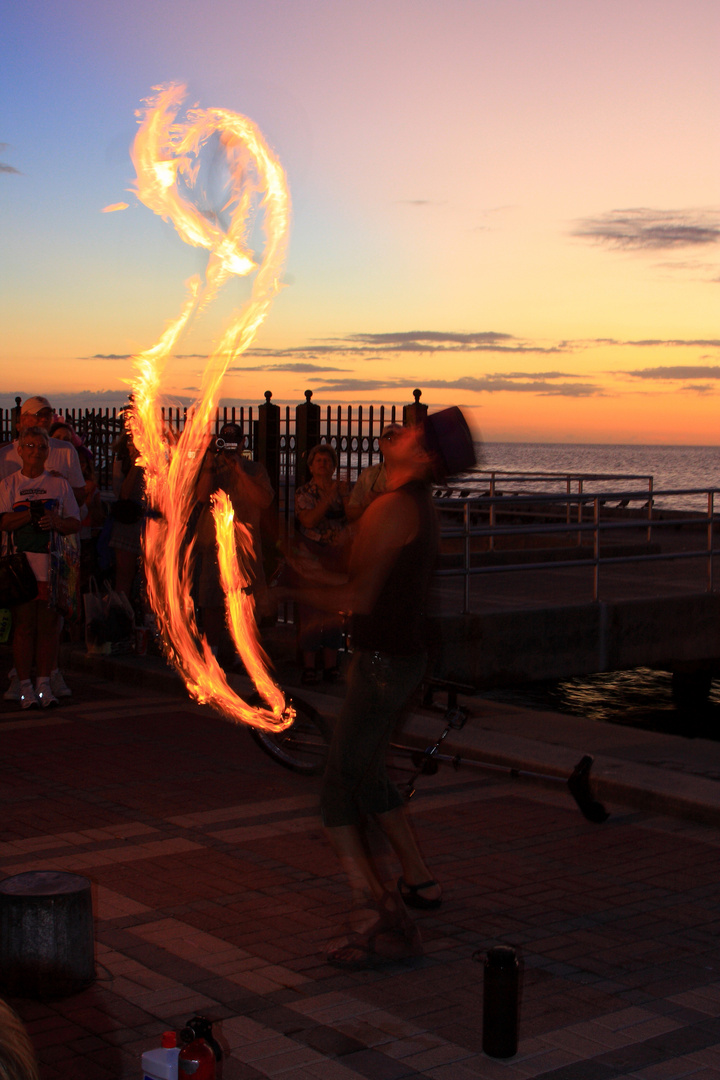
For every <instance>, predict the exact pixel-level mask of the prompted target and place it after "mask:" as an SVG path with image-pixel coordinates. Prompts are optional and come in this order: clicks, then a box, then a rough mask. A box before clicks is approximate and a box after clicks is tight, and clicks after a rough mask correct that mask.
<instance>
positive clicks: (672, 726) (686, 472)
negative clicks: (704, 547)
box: [465, 443, 720, 740]
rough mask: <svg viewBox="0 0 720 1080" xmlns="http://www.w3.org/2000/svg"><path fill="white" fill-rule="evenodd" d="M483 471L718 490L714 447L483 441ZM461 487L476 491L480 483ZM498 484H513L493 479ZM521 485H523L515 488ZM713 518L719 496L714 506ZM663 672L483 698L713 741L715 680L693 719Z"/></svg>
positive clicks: (696, 502) (717, 704) (697, 502)
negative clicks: (607, 476) (649, 480)
mask: <svg viewBox="0 0 720 1080" xmlns="http://www.w3.org/2000/svg"><path fill="white" fill-rule="evenodd" d="M479 461H480V465H481V467H482V468H483V469H502V470H512V471H515V472H519V473H524V472H560V473H574V474H577V473H613V474H625V475H628V474H633V475H638V476H652V477H653V489H654V492H658V491H662V490H677V489H688V488H703V489H704V488H709V487H719V488H720V446H636V445H606V444H581V445H575V444H568V443H556V444H550V443H485V444H483V445H482V446H481V447H480V454H479ZM465 481H466V482H467V483H468V484H469V485H470V486H471V487H472V488H473V489H481V488H482V486H483V481H482V477H474V478H471V477H470V476H467V477H466V478H465ZM498 486H499V487H500V488H504V489H507V490H513V485H512V484H509V483H505V482H503V480H502V479H499V480H498ZM517 486H523V487H524V485H516V487H517ZM645 487H646V484H645V483H644V482H642V481H605V480H598V481H586V482H585V483H584V490H585V491H586V492H591V491H609V490H613V491H615V490H618V489H620V490H644V489H645ZM538 488H539V489H541V490H546V491H555V490H558V491H561V490H562V491H564V490H565V480H564V478H563V479H560V480H557V481H543V482H542V484H540V485H537V487H536V488H535V489H536V490H537V489H538ZM655 501H656V505H658V506H662V505H673V506H678V507H680V506H682V507H684V508H689V507H692V508H693V509H703V510H704V509H706V508H707V500H706V499H705V498H703V497H702V496H685V497H672V498H671V497H667V498H663V497H662V496H656V500H655ZM715 509H716V512H720V495H718V496H717V497H716V500H715ZM671 683H672V680H671V676H670V674H669V673H668V672H663V671H653V670H650V669H648V668H641V669H637V670H633V671H617V672H607V673H603V674H598V675H588V676H581V677H577V678H574V679H564V680H561V681H554V682H546V683H535V684H532V685H528V686H519V687H514V688H512V689H508V690H497V691H493V692H492V693H490V694H487V695H483V696H485V697H487V698H489V699H494V700H502V701H511V702H513V703H515V704H519V705H522V706H524V707H527V708H538V709H544V710H546V709H550V710H553V711H556V712H563V713H568V714H571V715H575V716H583V717H586V718H588V719H593V720H597V721H601V722H606V723H617V724H625V725H630V726H633V727H638V728H646V729H650V730H655V731H663V732H665V733H667V734H677V735H679V736H683V737H692V736H695V735H702V736H704V737H705V738H712V739H717V740H720V680H715V682H714V683H713V687H712V690H711V693H710V698H709V701H708V703H707V706H706V707H704V708H702V709H700V710H694V711H693V713H692V715H690V714H688V712H687V711H686V710H683V709H679V708H677V707H676V705H675V702H674V701H673V697H672V686H671Z"/></svg>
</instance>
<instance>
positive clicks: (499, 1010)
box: [482, 945, 519, 1058]
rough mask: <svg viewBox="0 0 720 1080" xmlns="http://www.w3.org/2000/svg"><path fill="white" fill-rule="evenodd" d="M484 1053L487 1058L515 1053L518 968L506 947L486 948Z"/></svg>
mask: <svg viewBox="0 0 720 1080" xmlns="http://www.w3.org/2000/svg"><path fill="white" fill-rule="evenodd" d="M483 968H484V973H483V974H484V978H483V1037H482V1038H483V1050H484V1051H485V1053H486V1054H487V1055H488V1056H489V1057H495V1058H508V1057H512V1056H513V1055H514V1054H516V1053H517V1043H518V1035H517V1029H518V987H519V966H518V959H517V956H516V955H515V950H514V949H511V948H510V946H509V945H496V946H495V948H493V949H489V950H488V953H487V956H486V957H485V961H484V965H483Z"/></svg>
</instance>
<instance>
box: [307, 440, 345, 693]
mask: <svg viewBox="0 0 720 1080" xmlns="http://www.w3.org/2000/svg"><path fill="white" fill-rule="evenodd" d="M307 463H308V468H309V469H310V475H311V477H312V479H311V480H310V481H309V482H308V483H307V484H303V486H302V487H300V488H298V489H297V491H296V492H295V517H296V518H297V523H298V529H299V534H300V538H301V545H302V547H303V548H304V549H305V551H306V552H307V553H308V554H310V555H311V556H314V557H315V558H316V559H317V560H318V562H319V563H320V565H321V566H322V567H323V569H325V570H330V571H333V570H335V571H342V570H344V569H345V567H346V563H347V551H348V544H349V542H350V531H349V529H348V521H347V517H346V513H345V506H346V503H347V498H348V491H347V484H344V483H342V482H340V481H339V480H337V479H336V478H335V472H336V470H337V454H336V453H335V450H334V449H333V447H332V446H331V445H330V444H329V443H318V445H317V446H313V448H312V449H311V450H310V452H309V453H308V458H307ZM298 615H299V620H298V621H299V634H298V648H299V650H300V651H301V653H302V658H303V673H302V682H303V685H304V686H315V685H316V684H317V683H318V682H319V681H320V679H321V678H323V679H324V680H325V682H337V680H338V678H339V675H340V672H339V670H338V650H339V649H340V648H341V647H342V644H343V619H342V616H341V615H339V614H338V613H337V612H328V611H320V610H318V609H315V608H312V607H308V606H307V605H306V604H302V605H298ZM318 653H322V661H323V673H322V676H321V675H320V672H319V671H318V670H317V667H316V658H317V655H318Z"/></svg>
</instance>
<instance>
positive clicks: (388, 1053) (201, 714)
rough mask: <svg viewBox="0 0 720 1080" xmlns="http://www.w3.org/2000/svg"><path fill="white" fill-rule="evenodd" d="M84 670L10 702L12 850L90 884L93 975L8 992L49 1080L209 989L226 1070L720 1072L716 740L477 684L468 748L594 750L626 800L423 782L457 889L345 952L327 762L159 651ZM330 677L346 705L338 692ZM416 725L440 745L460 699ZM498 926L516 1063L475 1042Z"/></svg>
mask: <svg viewBox="0 0 720 1080" xmlns="http://www.w3.org/2000/svg"><path fill="white" fill-rule="evenodd" d="M279 674H280V677H281V679H282V681H283V682H285V683H290V682H292V680H293V679H294V676H295V674H296V673H294V671H293V669H292V667H291V666H290V665H288V664H287V663H286V662H283V664H282V670H280V672H279ZM66 676H67V678H68V681H69V682H70V683H71V685H72V686H73V689H74V695H73V698H72V701H71V703H69V704H64V705H62V707H61V708H59V709H57V710H55V711H53V712H52V713H49V714H44V713H43V714H37V713H36V714H34V715H30V716H28V715H27V714H22V713H19V712H17V711H15V710H14V709H13V707H12V706H11V705H9V704H7V703H4V702H3V703H2V712H1V714H0V737H1V738H2V743H3V757H4V763H5V768H4V770H3V782H2V790H3V803H4V806H3V812H2V819H1V820H2V826H1V829H2V843H0V871H1V872H2V874H3V875H4V876H5V875H11V874H15V873H19V872H22V871H24V870H31V869H56V870H68V871H72V872H76V873H79V874H84V875H86V876H87V877H89V878H90V880H91V881H92V882H93V889H94V909H95V916H96V941H97V961H98V980H97V982H96V983H95V985H94V986H92V987H91V988H89V989H88V990H86V991H85V992H83V993H81V994H78V995H76V996H73V997H70V998H66V999H64V1000H60V1001H54V1002H36V1001H27V1000H14V1001H13V1002H12V1004H13V1005H14V1006H15V1007H16V1008H17V1010H18V1011H19V1012H20V1014H21V1016H22V1017H23V1019H24V1020H25V1022H26V1024H27V1025H28V1028H29V1031H30V1033H31V1036H32V1039H33V1042H34V1045H35V1046H36V1048H37V1052H38V1055H39V1057H40V1059H41V1062H42V1074H41V1075H42V1080H56V1078H57V1080H59V1078H60V1077H63V1078H68V1077H70V1078H72V1080H124V1078H130V1077H133V1078H135V1077H137V1076H139V1075H140V1054H141V1053H142V1051H143V1050H145V1049H148V1048H150V1047H153V1046H157V1045H158V1044H159V1039H160V1034H161V1032H162V1031H163V1030H165V1029H166V1028H175V1029H178V1028H179V1027H180V1026H181V1025H182V1024H183V1023H184V1022H185V1021H186V1020H187V1019H188V1018H189V1017H190V1016H191V1015H192V1014H193V1012H195V1011H196V1010H199V1011H202V1012H204V1013H205V1014H207V1015H208V1016H210V1017H211V1018H212V1019H213V1020H215V1021H216V1029H217V1033H218V1035H219V1038H220V1041H221V1043H222V1044H223V1045H224V1047H225V1050H226V1053H227V1060H226V1062H225V1068H224V1074H223V1075H224V1080H266V1078H284V1080H358V1078H366V1080H402V1078H406V1077H407V1078H419V1077H432V1078H434V1080H470V1078H481V1080H484V1078H487V1080H497V1078H508V1080H511V1078H512V1080H515V1078H517V1080H524V1078H528V1080H530V1078H542V1080H612V1078H616V1077H633V1078H638V1080H640V1078H642V1080H660V1078H680V1077H695V1078H696V1080H713V1078H720V948H719V944H718V943H719V941H720V907H719V903H718V901H719V900H720V859H719V858H718V848H719V847H720V743H718V742H715V741H711V740H708V739H694V740H687V739H681V738H678V737H677V736H669V735H657V734H653V733H650V732H644V731H637V730H634V729H629V728H622V727H619V726H615V725H607V724H592V723H590V722H586V721H582V720H578V719H576V718H570V717H566V716H558V715H557V714H552V713H539V712H529V711H528V710H524V709H519V708H515V707H514V706H509V705H498V704H497V703H493V702H490V701H488V700H486V699H483V698H474V699H472V701H471V702H470V705H471V708H472V711H473V718H472V720H471V721H470V722H469V723H468V724H467V725H466V727H465V728H464V729H463V730H462V732H460V733H458V734H457V735H456V736H453V739H454V740H455V744H454V749H455V750H456V751H457V752H461V753H462V754H463V755H467V756H468V757H473V756H474V757H481V758H483V759H486V760H487V759H488V758H490V759H494V760H495V761H497V762H504V763H509V764H514V765H515V766H516V767H517V768H526V769H527V768H530V769H534V770H536V771H541V772H544V773H546V774H554V773H559V774H561V775H567V773H568V772H569V770H570V769H571V768H572V766H573V764H574V763H575V761H576V760H577V758H578V757H579V756H580V755H581V754H584V753H590V754H594V755H595V759H596V760H595V764H594V765H593V773H592V775H593V777H594V778H595V781H594V785H595V786H594V794H595V795H596V797H599V798H601V799H603V801H604V802H605V803H606V805H607V809H608V810H610V812H611V813H610V818H609V819H608V821H607V822H605V823H604V824H601V825H597V824H591V823H590V822H588V821H586V820H585V819H584V818H583V817H582V815H581V814H580V813H579V811H578V809H577V807H576V806H575V804H574V802H573V801H572V799H570V798H569V796H568V794H567V792H566V790H565V789H564V788H563V787H562V786H550V785H549V782H546V783H544V784H541V783H539V782H538V783H530V782H524V781H520V780H513V779H511V778H510V777H509V776H507V775H506V774H504V773H497V772H485V771H483V770H480V769H474V768H473V767H472V766H467V767H466V766H462V767H461V768H460V769H459V770H458V771H455V770H453V769H451V768H441V769H440V771H439V772H438V774H437V775H436V776H433V777H426V778H422V779H421V781H420V782H419V784H418V793H417V796H416V798H415V799H414V800H413V802H412V803H411V809H412V813H413V819H414V821H415V824H416V826H417V829H418V833H419V835H420V838H421V841H422V844H423V847H424V849H425V851H426V854H427V856H428V859H429V861H430V863H431V865H432V867H433V870H434V872H435V873H436V874H437V877H438V879H439V880H440V881H441V882H442V885H443V888H444V897H445V899H444V903H443V906H442V907H441V908H440V910H439V911H437V912H430V913H427V914H422V913H418V916H419V917H418V923H419V925H420V927H421V930H422V934H423V939H424V943H425V954H424V956H423V957H421V958H419V959H417V960H415V961H413V962H412V963H411V964H399V963H396V964H391V965H389V966H387V967H385V968H383V969H379V970H375V971H369V972H358V973H352V974H350V973H343V972H338V971H336V970H335V969H333V968H331V967H328V966H327V965H326V964H325V963H324V959H323V957H324V949H325V947H326V945H327V942H328V940H329V939H331V938H332V937H333V936H334V935H335V934H337V932H338V928H339V927H340V926H341V925H342V922H343V919H344V915H345V912H346V909H347V904H348V893H347V890H346V886H345V883H344V881H343V878H342V875H341V874H339V872H338V867H337V864H336V862H335V859H334V857H333V855H332V854H331V852H330V850H329V847H328V845H327V844H326V842H325V840H324V838H323V836H322V831H321V828H320V825H319V821H318V818H317V814H316V804H317V789H318V781H317V779H315V778H305V777H300V776H296V775H294V774H291V773H289V772H286V771H284V770H283V769H281V768H280V767H279V766H277V765H276V764H275V763H274V762H272V761H270V760H269V759H268V758H267V757H265V755H263V754H262V752H261V751H260V750H259V749H258V748H257V746H256V745H255V744H254V743H253V741H252V740H251V739H250V737H249V735H248V733H247V732H246V731H244V730H242V729H239V728H236V727H235V726H233V725H232V724H229V723H227V722H225V721H223V720H222V719H221V718H218V717H216V716H215V715H214V714H213V713H212V712H210V711H209V710H208V709H206V708H202V707H200V706H197V705H194V704H193V703H191V702H189V701H188V699H187V697H186V695H185V694H184V692H183V690H182V687H181V686H180V685H179V682H178V680H177V679H176V677H175V676H174V675H173V674H172V673H170V672H169V671H167V669H166V668H165V667H164V665H163V663H162V662H161V661H160V660H157V659H153V658H149V657H128V658H125V659H119V658H118V659H110V660H102V661H99V660H97V659H96V658H92V659H86V658H85V657H84V656H83V655H81V654H79V653H74V654H72V655H71V656H69V657H67V658H66ZM305 696H306V697H309V696H310V695H309V694H306V695H305ZM313 700H314V701H315V702H316V704H318V705H320V706H322V707H323V708H325V709H326V710H327V711H328V712H329V713H332V712H333V711H335V710H336V709H337V706H338V702H339V697H338V694H337V693H336V692H335V688H333V692H332V693H325V692H323V693H320V692H317V693H316V694H314V695H313ZM409 725H410V730H411V731H415V733H416V735H417V737H418V739H420V740H421V741H422V739H423V738H425V737H426V735H427V734H428V733H429V732H430V731H437V728H438V725H441V720H440V719H439V718H437V717H434V716H433V715H432V714H430V713H428V712H425V711H419V712H417V713H414V714H413V716H412V717H411V719H410V721H409ZM396 873H397V871H396V869H395V867H394V866H393V865H392V863H390V862H389V863H388V877H389V878H392V877H394V876H395V874H396ZM495 944H507V945H511V946H513V947H514V948H516V949H517V951H518V955H519V957H520V962H521V965H522V991H521V1006H520V1041H519V1047H518V1053H517V1055H515V1056H514V1057H513V1058H510V1059H507V1060H505V1061H498V1060H495V1059H491V1058H489V1057H487V1056H486V1055H484V1054H483V1052H482V992H483V990H482V962H481V960H482V955H483V954H484V953H485V952H486V950H487V949H488V948H489V947H491V946H493V945H495Z"/></svg>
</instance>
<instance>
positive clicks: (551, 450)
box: [480, 443, 720, 490]
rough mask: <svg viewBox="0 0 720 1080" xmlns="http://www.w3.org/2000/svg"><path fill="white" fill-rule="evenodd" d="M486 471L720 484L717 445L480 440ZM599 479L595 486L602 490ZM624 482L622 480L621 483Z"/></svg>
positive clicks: (670, 485)
mask: <svg viewBox="0 0 720 1080" xmlns="http://www.w3.org/2000/svg"><path fill="white" fill-rule="evenodd" d="M480 465H481V467H482V468H484V469H513V470H518V471H526V470H527V471H536V472H544V471H552V472H562V473H567V472H573V473H613V474H625V475H629V474H633V475H637V476H646V475H651V476H653V478H654V487H655V488H656V489H658V490H659V489H663V488H665V489H676V488H698V487H699V488H704V487H715V486H717V487H720V446H635V445H625V446H623V445H617V446H616V445H607V444H602V443H596V444H592V443H588V444H577V445H576V444H569V443H484V444H483V445H482V446H481V449H480ZM607 483H608V481H599V482H598V486H599V490H604V489H605V488H603V487H601V486H600V484H602V485H606V484H607ZM623 486H626V483H625V482H623Z"/></svg>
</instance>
